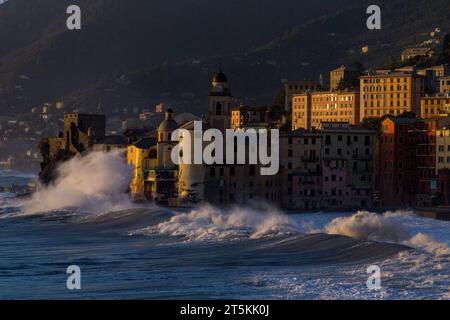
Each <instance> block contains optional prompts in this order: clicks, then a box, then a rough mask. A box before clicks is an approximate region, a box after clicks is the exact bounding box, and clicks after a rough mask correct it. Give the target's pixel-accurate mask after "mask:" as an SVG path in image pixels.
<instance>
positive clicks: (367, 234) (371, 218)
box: [324, 211, 450, 255]
mask: <svg viewBox="0 0 450 320" xmlns="http://www.w3.org/2000/svg"><path fill="white" fill-rule="evenodd" d="M405 217H414V214H413V213H412V212H407V211H406V212H405V211H396V212H390V211H388V212H386V213H384V214H377V213H373V212H366V211H360V212H358V213H356V214H354V215H353V216H351V217H340V218H336V219H334V220H332V221H331V222H330V223H328V224H327V225H326V226H325V228H324V231H325V232H326V233H329V234H334V235H344V236H348V237H351V238H354V239H358V240H363V241H367V240H369V241H379V242H385V241H388V242H395V243H399V244H403V245H406V246H410V247H413V248H416V249H421V250H424V251H426V252H429V253H433V254H435V255H450V248H449V245H448V244H447V243H441V242H437V241H435V240H434V239H433V238H432V237H430V236H428V235H426V234H424V233H422V232H419V233H416V234H415V235H414V236H411V230H410V229H409V228H407V226H406V223H405V221H404V218H405ZM419 219H422V218H419Z"/></svg>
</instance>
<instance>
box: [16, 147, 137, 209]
mask: <svg viewBox="0 0 450 320" xmlns="http://www.w3.org/2000/svg"><path fill="white" fill-rule="evenodd" d="M57 172H58V178H57V179H56V181H55V182H54V183H53V184H51V185H50V186H47V187H44V186H39V188H38V191H37V192H35V193H34V194H33V196H32V198H31V199H30V200H27V201H25V202H23V203H21V205H22V214H25V215H29V214H36V213H43V212H49V211H58V210H64V209H70V208H76V209H77V210H78V211H85V212H90V213H98V212H106V211H114V210H122V209H128V208H132V207H133V204H132V202H131V201H130V200H129V197H128V195H126V194H125V192H126V190H127V188H128V185H129V182H130V181H131V178H132V168H131V167H130V166H128V165H127V164H126V162H125V161H124V159H123V156H122V155H121V153H120V152H118V151H116V152H109V153H106V152H92V153H89V154H88V155H86V156H77V157H75V158H73V159H71V160H69V161H67V162H64V163H62V164H61V165H60V166H59V167H58V169H57Z"/></svg>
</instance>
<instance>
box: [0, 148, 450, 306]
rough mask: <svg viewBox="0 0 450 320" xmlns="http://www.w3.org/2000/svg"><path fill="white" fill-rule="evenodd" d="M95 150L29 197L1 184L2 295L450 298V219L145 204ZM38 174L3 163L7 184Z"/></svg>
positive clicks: (0, 179)
mask: <svg viewBox="0 0 450 320" xmlns="http://www.w3.org/2000/svg"><path fill="white" fill-rule="evenodd" d="M102 156H103V157H108V156H105V155H102ZM88 160H89V159H88ZM92 160H94V159H91V162H89V161H88V162H84V163H72V164H70V163H69V164H68V167H67V168H66V169H67V171H66V174H62V176H63V178H62V179H61V181H59V182H57V183H56V184H55V185H54V186H51V187H46V188H44V187H42V188H40V189H38V190H37V191H36V194H35V195H33V196H32V197H30V198H18V197H16V196H15V195H14V194H5V193H3V194H0V299H11V300H14V299H177V300H178V299H238V300H239V299H289V300H305V299H308V300H310V299H313V300H319V299H332V300H342V299H346V300H347V299H350V300H354V299H374V300H398V299H450V249H449V246H450V222H445V221H438V220H433V219H427V218H422V217H419V216H416V215H415V214H414V213H413V212H412V211H409V210H400V211H395V212H385V213H383V214H379V213H374V212H366V211H360V212H346V213H289V214H288V213H286V212H283V211H282V210H280V209H277V208H274V207H272V206H270V205H269V204H261V203H255V204H250V205H248V206H236V207H233V208H228V209H224V208H217V207H214V206H210V205H202V206H199V207H196V208H192V209H184V210H175V209H171V208H164V207H157V206H154V205H142V204H140V205H138V204H134V203H132V202H130V201H127V200H126V199H125V198H124V196H123V195H122V194H121V193H119V192H114V191H112V190H111V189H113V188H115V187H119V189H120V188H121V187H123V186H121V185H120V183H121V181H122V180H124V179H123V172H121V170H125V172H126V171H127V170H128V169H129V168H126V167H121V166H122V165H121V164H120V163H119V162H117V161H116V159H109V158H104V159H102V162H101V163H102V167H103V166H107V167H108V166H109V169H111V168H112V167H113V168H115V169H116V170H112V171H111V170H109V169H108V168H107V169H105V170H106V171H107V172H102V169H100V168H97V167H96V166H97V165H98V164H97V161H92ZM80 161H81V160H78V162H80ZM83 161H84V160H83ZM108 161H110V162H108ZM74 166H80V168H83V170H86V171H85V172H86V174H85V175H83V173H81V174H80V172H81V171H78V172H77V174H75V175H71V173H70V172H72V170H74ZM75 169H76V168H75ZM78 169H79V168H78ZM80 170H81V169H80ZM83 172H84V171H83ZM114 172H117V176H115V175H114ZM60 173H64V170H62V171H61V172H60ZM105 174H106V175H107V177H108V179H107V180H108V182H104V183H99V181H100V180H102V177H104V175H105ZM35 179H36V177H35V176H33V175H29V174H21V173H19V172H13V171H8V172H7V171H1V172H0V185H11V184H16V185H24V184H27V183H28V182H30V181H33V180H35ZM89 179H91V180H89ZM110 179H112V180H113V181H112V182H111V181H109V180H110ZM124 181H125V180H124ZM111 183H113V184H114V186H112V185H111ZM123 183H125V182H123ZM99 184H100V185H99ZM93 185H95V187H94V186H93ZM70 266H77V267H79V270H80V273H79V275H80V278H79V280H80V281H79V283H80V288H79V289H74V290H73V288H72V290H70V289H69V287H68V285H67V282H68V279H69V277H70V276H71V274H68V273H67V271H68V268H69V267H70ZM374 270H375V271H374ZM374 272H375V273H374ZM377 279H378V282H377Z"/></svg>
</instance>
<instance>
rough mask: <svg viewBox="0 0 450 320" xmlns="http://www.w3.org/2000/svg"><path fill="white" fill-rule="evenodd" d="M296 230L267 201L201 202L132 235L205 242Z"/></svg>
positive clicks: (290, 232) (288, 232)
mask: <svg viewBox="0 0 450 320" xmlns="http://www.w3.org/2000/svg"><path fill="white" fill-rule="evenodd" d="M299 232H300V230H299V226H298V225H297V224H296V223H295V221H294V220H292V219H291V218H290V217H289V216H287V215H286V214H284V213H282V212H281V211H279V210H278V209H276V208H273V207H272V206H270V205H267V204H257V205H256V204H255V205H253V206H249V207H244V208H240V207H232V208H229V209H221V208H217V207H214V206H211V205H203V206H200V207H198V208H195V209H192V210H191V211H190V212H188V213H180V214H177V215H175V216H173V217H172V218H171V219H170V220H168V221H165V222H163V223H160V224H158V225H156V226H150V227H148V228H145V229H142V230H138V231H134V232H133V234H137V233H140V234H146V233H148V234H150V233H151V234H153V233H159V234H163V235H169V236H182V237H184V238H185V239H186V241H202V240H203V241H205V240H206V241H208V240H236V239H242V238H251V239H260V238H264V237H272V236H279V235H290V234H298V233H299Z"/></svg>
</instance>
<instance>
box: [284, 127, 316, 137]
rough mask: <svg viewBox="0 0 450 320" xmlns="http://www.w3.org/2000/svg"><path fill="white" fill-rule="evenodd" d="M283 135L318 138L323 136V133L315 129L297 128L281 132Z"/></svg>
mask: <svg viewBox="0 0 450 320" xmlns="http://www.w3.org/2000/svg"><path fill="white" fill-rule="evenodd" d="M280 136H281V137H316V138H322V134H321V133H320V132H318V131H313V130H306V129H303V128H300V129H296V130H293V131H289V132H286V133H281V134H280Z"/></svg>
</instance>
